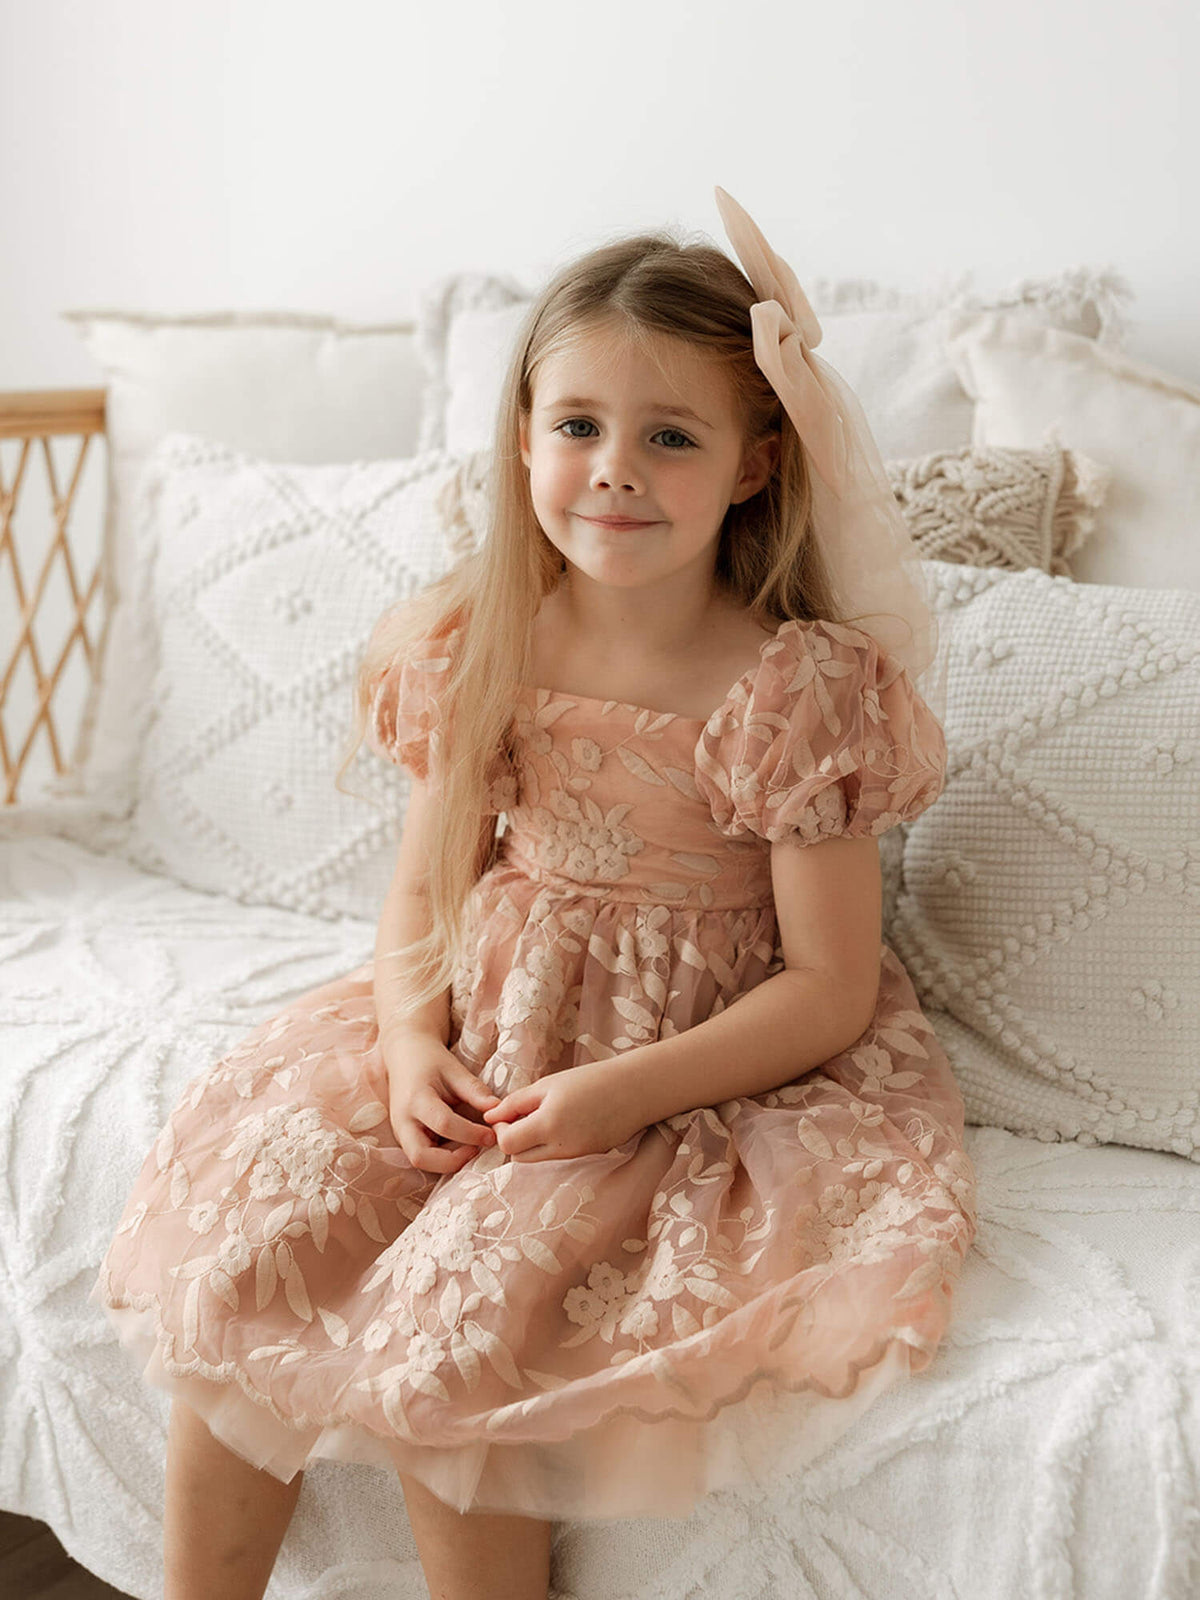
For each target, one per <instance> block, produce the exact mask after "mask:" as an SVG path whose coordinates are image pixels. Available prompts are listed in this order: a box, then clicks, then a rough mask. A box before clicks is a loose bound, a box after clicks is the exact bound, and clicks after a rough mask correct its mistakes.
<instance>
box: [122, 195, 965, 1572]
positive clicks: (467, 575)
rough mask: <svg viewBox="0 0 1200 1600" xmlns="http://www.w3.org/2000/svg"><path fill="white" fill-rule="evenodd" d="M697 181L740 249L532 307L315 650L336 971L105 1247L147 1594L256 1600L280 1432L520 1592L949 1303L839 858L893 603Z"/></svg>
mask: <svg viewBox="0 0 1200 1600" xmlns="http://www.w3.org/2000/svg"><path fill="white" fill-rule="evenodd" d="M717 199H718V204H719V206H720V207H721V210H722V216H723V219H724V221H725V225H726V229H727V231H728V232H729V234H730V237H731V240H732V241H733V243H734V246H735V248H736V250H737V252H738V255H739V257H740V259H741V260H742V262H743V265H744V266H745V268H746V272H747V274H748V275H749V276H748V277H747V276H744V275H743V273H742V272H741V271H739V269H738V267H737V266H735V265H734V263H733V262H732V261H731V260H730V259H729V258H728V257H727V256H725V255H724V254H723V253H722V252H720V251H719V250H716V249H714V248H711V247H709V246H704V245H681V244H679V243H677V242H676V241H675V240H673V239H672V238H670V237H669V236H665V235H650V236H640V237H636V238H631V239H623V240H618V241H617V242H615V243H613V244H611V245H609V246H607V247H605V248H602V249H598V250H595V251H593V252H591V253H590V254H588V255H586V256H584V257H583V258H582V259H581V260H579V261H576V262H575V263H573V264H572V265H571V266H569V267H567V268H566V269H564V270H563V271H562V272H560V273H559V274H558V275H557V277H556V278H555V279H554V280H553V281H552V282H551V283H550V284H549V286H548V287H547V288H546V290H545V291H544V293H543V294H542V295H541V297H540V299H539V300H538V302H537V303H536V305H535V306H534V307H533V309H532V311H531V312H530V315H529V317H528V319H527V322H526V324H525V328H524V332H523V335H522V337H521V338H520V339H519V341H518V345H517V349H516V351H515V353H514V356H513V361H512V365H511V369H510V372H509V375H508V381H507V385H506V389H505V392H504V396H503V400H502V403H501V407H500V411H499V417H498V422H497V431H496V437H495V448H494V452H493V459H492V464H491V490H492V494H491V506H490V517H489V525H488V528H487V530H486V537H485V538H483V539H482V540H481V541H480V543H479V545H478V547H477V548H476V549H475V550H474V552H473V553H472V554H470V555H469V556H468V557H466V558H465V559H464V560H462V561H461V562H460V563H459V564H458V565H457V566H456V567H455V568H454V569H453V570H452V571H451V572H449V573H448V574H447V575H446V576H445V577H443V578H442V579H441V580H440V581H438V582H437V583H434V584H432V585H431V586H429V587H428V588H427V589H426V590H424V591H423V592H422V593H421V594H420V595H418V596H417V597H415V598H414V599H411V600H409V601H407V602H406V603H405V604H403V605H402V606H399V607H396V608H393V609H392V610H391V611H389V612H387V613H385V614H384V616H383V617H382V618H381V619H380V622H379V624H378V625H377V627H376V629H375V632H374V634H373V636H372V639H371V641H370V644H369V646H368V648H367V652H366V656H365V658H364V661H363V664H362V672H361V677H360V681H359V686H358V696H359V698H358V728H357V737H356V740H355V745H354V748H355V749H357V747H358V745H359V744H360V743H361V740H362V737H363V734H364V730H365V731H366V733H367V735H368V737H369V738H370V740H371V743H372V745H373V747H374V748H375V750H376V751H377V752H379V753H380V754H382V755H383V756H385V757H386V758H387V759H389V760H392V761H396V762H399V763H402V764H403V766H404V767H405V768H406V769H407V771H408V772H409V774H410V775H411V777H412V780H413V782H412V791H411V798H410V800H409V803H408V808H407V812H406V817H405V823H404V833H403V839H402V842H401V844H400V848H399V854H398V860H397V866H396V872H395V876H394V879H393V881H392V884H391V886H390V888H389V889H388V891H387V893H386V896H385V899H384V905H383V911H382V914H381V917H380V922H379V933H378V938H377V942H376V952H375V960H374V961H373V962H369V963H367V964H366V965H365V966H363V967H361V968H359V969H358V970H357V971H355V972H353V973H351V974H349V975H348V976H346V977H343V978H339V979H336V980H334V981H333V982H331V983H328V984H326V985H325V986H323V987H322V988H319V989H317V990H315V991H313V992H312V993H310V994H308V995H306V996H305V997H304V998H303V999H301V1000H298V1001H296V1002H295V1003H294V1004H293V1005H291V1006H289V1007H288V1008H287V1009H286V1010H285V1011H282V1012H280V1013H279V1014H278V1015H276V1016H273V1017H271V1018H269V1019H268V1020H267V1021H265V1022H263V1023H262V1024H261V1025H260V1026H259V1027H258V1028H257V1029H256V1030H255V1031H254V1032H253V1033H251V1034H250V1035H249V1036H248V1037H247V1038H246V1039H245V1040H244V1041H243V1042H241V1043H240V1044H238V1045H237V1046H236V1047H235V1048H234V1049H233V1050H231V1051H230V1052H229V1054H228V1055H227V1056H225V1057H224V1059H223V1060H221V1061H220V1062H218V1063H217V1064H216V1066H215V1067H213V1068H212V1069H211V1070H209V1071H207V1072H205V1073H204V1074H202V1075H201V1076H200V1077H198V1078H197V1079H195V1080H194V1081H193V1083H192V1084H191V1085H190V1086H189V1088H188V1091H187V1093H186V1094H185V1096H184V1098H183V1100H182V1102H181V1103H180V1104H179V1105H178V1106H177V1108H176V1109H175V1111H174V1112H173V1113H172V1115H171V1116H170V1118H169V1119H168V1121H167V1124H166V1126H165V1127H164V1129H163V1131H162V1133H161V1135H160V1137H159V1139H158V1141H157V1143H156V1145H155V1147H154V1149H153V1150H152V1151H151V1152H150V1153H149V1154H148V1155H147V1157H146V1161H145V1165H144V1166H143V1169H142V1172H141V1175H140V1177H139V1179H138V1181H137V1184H136V1185H135V1187H134V1190H133V1192H132V1194H131V1196H130V1199H129V1203H128V1206H127V1209H126V1212H125V1216H124V1218H123V1220H122V1222H121V1224H120V1227H119V1228H118V1229H117V1233H116V1236H115V1237H114V1239H113V1241H112V1244H111V1246H110V1248H109V1250H108V1253H107V1256H106V1259H105V1262H104V1265H103V1268H102V1270H101V1274H100V1278H99V1280H98V1282H97V1285H96V1289H95V1290H94V1291H93V1294H94V1297H95V1298H97V1299H98V1301H99V1303H100V1304H102V1305H103V1306H104V1307H105V1309H106V1310H107V1312H108V1314H109V1315H110V1317H111V1318H112V1320H113V1322H114V1323H115V1325H116V1327H117V1329H118V1331H119V1333H120V1335H121V1337H122V1338H123V1339H124V1340H125V1341H126V1343H127V1344H128V1346H129V1347H130V1349H131V1350H132V1351H133V1352H134V1353H135V1354H136V1355H137V1357H138V1358H139V1360H140V1361H141V1362H142V1363H144V1372H145V1377H146V1379H147V1380H148V1381H149V1382H151V1383H154V1384H156V1385H158V1386H159V1387H161V1388H163V1389H165V1390H166V1391H167V1392H169V1393H170V1394H171V1395H172V1396H173V1397H174V1402H175V1403H174V1405H173V1409H172V1419H171V1429H170V1435H169V1445H168V1462H167V1501H166V1517H165V1548H166V1600H193V1597H200V1596H204V1597H209V1596H212V1595H214V1594H218V1593H219V1594H220V1595H221V1596H222V1597H223V1600H239V1597H242V1596H245V1597H247V1600H250V1597H257V1596H260V1595H261V1594H262V1592H263V1589H264V1587H265V1585H266V1582H267V1579H268V1576H269V1574H270V1571H271V1568H272V1565H273V1562H274V1559H275V1555H276V1552H277V1550H278V1547H279V1543H280V1541H281V1539H282V1537H283V1534H284V1530H285V1528H286V1526H287V1522H288V1519H289V1517H290V1515H291V1512H292V1509H293V1507H294V1504H295V1500H296V1496H297V1494H298V1492H299V1488H300V1482H301V1477H302V1469H303V1467H304V1466H306V1465H307V1463H308V1462H309V1461H311V1460H314V1459H318V1458H321V1457H332V1458H337V1459H344V1460H357V1461H368V1462H375V1463H378V1464H380V1465H383V1466H386V1467H389V1468H391V1469H394V1470H396V1471H397V1473H398V1474H399V1476H400V1478H401V1482H402V1484H403V1488H404V1493H405V1497H406V1502H407V1507H408V1512H409V1516H410V1520H411V1523H412V1527H413V1531H414V1536H415V1538H416V1541H417V1545H418V1548H419V1552H420V1556H421V1560H422V1564H423V1567H424V1570H425V1574H426V1577H427V1579H428V1582H429V1587H430V1591H431V1593H432V1594H436V1595H439V1596H452V1597H454V1600H466V1597H471V1596H484V1595H487V1596H498V1595H503V1596H505V1597H508V1600H524V1597H527V1596H537V1597H538V1600H542V1597H544V1596H545V1594H546V1591H547V1585H548V1579H549V1552H550V1528H551V1522H552V1521H553V1520H555V1519H558V1520H569V1519H584V1518H611V1517H638V1516H685V1515H687V1514H688V1513H689V1512H690V1511H691V1510H692V1509H693V1507H694V1505H695V1503H696V1501H697V1500H698V1499H699V1497H700V1496H702V1495H703V1494H705V1493H706V1492H708V1491H709V1490H710V1489H712V1488H715V1487H719V1486H725V1485H729V1484H737V1483H742V1482H750V1481H761V1480H762V1479H763V1478H765V1477H767V1476H769V1475H770V1474H771V1473H773V1472H774V1473H778V1472H781V1471H786V1470H795V1469H796V1468H797V1467H799V1466H802V1465H803V1464H804V1462H806V1461H807V1460H809V1459H811V1458H812V1457H813V1456H814V1455H815V1454H816V1453H817V1452H818V1451H819V1450H820V1449H822V1448H824V1447H825V1446H826V1445H827V1444H828V1443H829V1442H831V1441H832V1440H833V1439H834V1438H836V1437H837V1436H838V1435H839V1434H840V1433H842V1432H844V1431H845V1429H846V1428H848V1427H849V1426H850V1423H851V1422H852V1421H853V1420H854V1418H855V1417H856V1416H858V1415H859V1414H861V1412H862V1411H863V1410H864V1409H865V1408H866V1407H867V1406H868V1405H869V1404H870V1403H871V1401H872V1400H873V1399H874V1398H875V1396H876V1395H877V1394H878V1393H879V1392H880V1391H881V1390H882V1389H883V1388H884V1387H886V1386H888V1385H889V1384H891V1383H893V1382H895V1381H896V1380H898V1379H900V1378H902V1377H903V1376H904V1375H906V1374H908V1373H913V1372H918V1371H920V1370H921V1369H923V1368H924V1367H926V1366H927V1365H928V1364H929V1362H930V1361H931V1360H932V1358H933V1356H934V1353H935V1351H936V1349H937V1347H938V1344H939V1342H940V1340H941V1338H942V1335H943V1333H944V1331H945V1329H946V1326H947V1323H948V1320H949V1316H950V1304H951V1294H952V1290H953V1286H954V1284H955V1282H956V1280H957V1275H958V1272H959V1269H960V1266H961V1263H962V1260H963V1257H964V1255H965V1254H966V1251H967V1249H968V1247H969V1245H970V1243H971V1241H972V1239H973V1237H974V1230H975V1212H974V1174H973V1171H972V1168H971V1165H970V1162H969V1160H968V1158H967V1156H966V1154H965V1152H964V1149H963V1142H962V1135H963V1105H962V1101H961V1098H960V1095H959V1092H958V1089H957V1087H956V1084H955V1081H954V1077H953V1075H952V1072H951V1069H950V1065H949V1062H948V1061H947V1058H946V1056H945V1054H944V1052H943V1051H942V1049H941V1048H940V1047H939V1045H938V1042H937V1039H936V1037H935V1035H934V1033H933V1030H932V1028H931V1027H930V1025H929V1023H928V1022H927V1021H926V1019H925V1017H924V1016H923V1015H922V1013H921V1010H920V1007H919V1004H918V1001H917V998H916V994H915V992H914V989H913V986H912V983H911V981H910V979H909V977H908V974H907V972H906V971H905V969H904V967H903V966H902V965H901V963H900V961H899V960H898V958H897V957H896V956H895V954H894V953H893V952H892V951H891V950H890V948H889V947H888V946H887V945H885V944H882V943H881V920H880V918H881V884H880V865H879V847H878V837H879V835H880V834H882V833H883V832H884V831H885V830H887V829H888V828H891V827H892V826H894V825H895V824H896V823H899V822H901V821H906V820H910V819H912V818H914V817H916V816H917V815H918V814H919V813H920V812H921V811H923V810H924V809H925V808H926V807H927V806H929V805H931V804H932V803H933V802H934V801H935V800H936V799H937V797H938V795H939V794H940V792H941V789H942V785H943V782H944V773H945V758H946V749H945V742H944V737H943V734H942V728H941V725H940V722H939V720H938V717H937V715H936V714H935V710H934V708H933V704H932V700H931V698H926V694H925V692H923V691H924V690H928V692H929V694H930V696H931V697H932V696H933V695H934V694H935V679H934V675H933V673H932V672H931V671H930V670H929V669H930V668H931V667H932V665H933V663H934V646H935V643H936V639H935V629H934V627H933V622H932V618H931V615H930V612H929V609H928V606H927V604H926V602H925V600H924V597H923V594H922V591H921V586H920V576H919V574H920V566H919V562H917V560H916V558H915V555H914V552H913V548H912V545H911V542H909V541H908V539H907V535H906V532H905V529H904V525H903V521H902V518H901V517H900V514H899V512H898V510H897V508H896V505H895V502H894V500H893V498H892V496H891V493H890V490H889V488H888V484H887V479H886V475H885V474H884V473H883V472H882V469H881V465H880V463H879V459H878V452H877V450H876V449H875V447H874V443H873V441H872V440H871V437H870V432H869V429H868V428H867V426H866V423H865V419H864V418H863V416H862V412H861V408H859V407H858V406H857V402H856V401H855V399H854V396H853V395H852V393H851V391H850V390H849V389H848V388H847V387H846V386H845V384H844V383H843V382H842V381H841V380H840V379H839V378H838V377H837V375H836V374H835V373H834V372H833V369H832V368H830V367H829V366H828V365H827V364H826V363H823V362H820V361H819V359H818V358H817V357H815V356H814V355H813V354H812V350H811V346H812V345H814V344H815V343H816V342H817V340H818V339H819V337H820V328H819V326H818V325H817V322H816V318H815V317H814V316H813V314H812V311H811V308H810V307H809V305H808V302H807V300H806V299H805V297H804V295H803V291H802V290H801V289H800V286H799V284H798V283H797V282H796V280H795V278H794V277H793V276H792V274H791V272H790V269H789V268H788V267H787V265H786V263H784V262H782V261H781V260H780V258H779V257H778V256H776V255H775V254H774V252H773V251H771V249H770V247H769V246H768V245H767V243H766V241H765V239H763V237H762V235H761V234H760V233H759V232H758V230H757V229H756V228H755V226H754V224H753V223H752V222H751V221H750V219H749V217H747V216H746V214H745V213H744V212H743V211H742V210H741V208H740V207H738V206H737V205H736V203H735V202H734V201H733V200H732V199H731V198H730V197H729V196H728V195H726V194H725V192H724V191H723V190H718V191H717ZM918 679H920V681H921V684H922V689H919V688H918ZM351 754H353V750H352V751H351ZM348 760H349V758H347V762H348ZM342 770H343V772H344V771H345V768H344V767H343V769H342ZM501 816H503V818H504V821H505V824H506V825H505V827H504V829H503V831H502V832H500V833H498V831H497V823H498V819H499V818H500V817H501ZM467 1513H469V1514H467Z"/></svg>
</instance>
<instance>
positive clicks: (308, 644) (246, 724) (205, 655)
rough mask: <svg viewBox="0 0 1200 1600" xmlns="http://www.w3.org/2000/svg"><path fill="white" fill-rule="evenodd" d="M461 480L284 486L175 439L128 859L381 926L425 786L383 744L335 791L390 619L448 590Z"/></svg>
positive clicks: (148, 549) (144, 514)
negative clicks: (407, 602) (449, 522)
mask: <svg viewBox="0 0 1200 1600" xmlns="http://www.w3.org/2000/svg"><path fill="white" fill-rule="evenodd" d="M458 465H459V463H458V462H456V461H455V460H454V459H453V458H451V457H449V456H446V455H445V454H443V453H441V452H431V453H426V454H423V455H418V456H414V457H411V458H409V459H408V460H404V461H373V462H353V463H351V464H350V465H344V466H278V465H274V464H271V463H268V462H265V461H261V460H259V459H257V458H256V457H253V456H249V455H246V454H243V453H241V452H239V451H235V450H230V449H229V448H228V447H227V446H225V445H221V444H215V443H213V442H211V441H209V440H205V439H202V438H200V437H198V436H196V435H192V434H178V433H176V434H169V435H168V436H167V437H166V438H165V439H163V440H161V441H160V443H159V444H158V446H157V447H156V448H155V449H154V451H153V452H152V453H151V456H150V458H149V460H148V461H147V464H146V469H145V473H144V475H143V478H142V480H141V483H140V486H139V497H138V515H137V519H136V527H137V536H138V559H139V563H140V583H139V610H138V615H139V617H140V619H141V623H142V627H141V631H140V634H139V639H140V641H141V643H140V647H139V649H138V650H137V652H136V653H135V657H134V659H133V660H132V661H131V662H130V663H129V666H130V676H131V679H134V680H136V681H138V682H140V683H141V684H143V685H144V691H143V693H142V694H141V695H140V697H139V699H138V701H137V702H135V704H134V706H133V707H131V710H132V711H133V712H134V713H135V722H136V725H135V726H134V727H133V729H132V730H131V731H132V733H133V735H134V737H135V738H136V739H137V742H138V745H139V750H140V759H139V761H138V764H137V768H136V779H137V785H136V794H135V802H134V809H133V813H132V817H131V818H130V819H129V821H128V823H127V824H126V829H127V831H126V835H125V836H124V838H123V839H122V841H121V842H120V844H119V846H118V847H117V848H118V853H119V854H121V855H124V856H125V857H126V859H128V860H130V861H132V862H134V863H135V864H136V865H138V866H141V867H145V868H147V869H148V870H150V871H153V872H159V873H162V874H165V875H166V876H169V877H171V878H174V879H176V880H177V881H178V882H180V883H184V884H188V885H190V886H191V887H193V888H197V889H207V890H211V891H213V892H214V893H218V894H224V895H230V896H232V897H233V898H234V899H237V900H241V901H244V902H246V903H248V904H265V905H274V906H282V907H284V908H287V909H291V910H296V911H304V912H308V913H311V914H313V915H315V916H323V917H340V916H344V915H348V916H353V917H361V918H365V919H369V920H375V919H377V918H378V915H379V908H380V906H381V904H382V900H383V895H384V893H385V892H386V889H387V885H388V883H389V881H390V879H391V875H392V871H393V869H394V867H395V850H396V844H397V841H398V839H399V828H400V822H401V820H402V818H403V814H404V810H405V808H406V806H407V803H408V794H409V788H410V784H409V779H408V777H407V774H405V773H404V772H403V771H402V769H400V768H397V767H394V766H392V765H390V764H389V763H387V762H384V761H381V760H380V759H379V758H378V756H376V755H374V754H373V753H372V752H371V750H370V747H369V744H367V743H364V744H363V746H362V747H361V748H360V750H359V753H358V757H357V758H356V760H355V762H354V764H353V765H352V766H351V767H350V769H349V771H348V773H347V775H346V778H345V780H344V781H345V782H346V783H347V784H348V785H349V786H350V787H351V788H353V789H355V790H357V791H358V792H359V793H360V794H362V793H365V794H366V795H368V796H369V797H370V799H371V800H374V801H375V802H376V804H375V805H372V804H371V803H370V802H369V800H367V799H359V798H354V797H352V796H349V795H346V794H344V793H343V792H342V791H341V790H339V789H337V788H335V779H336V777H337V771H338V767H339V765H340V763H341V761H342V759H343V757H344V755H345V751H346V748H347V746H348V742H349V735H350V732H351V729H352V725H353V691H354V684H355V679H356V676H357V672H358V668H359V665H360V663H361V658H362V653H363V648H364V646H365V644H366V641H367V638H368V636H369V634H370V631H371V628H372V627H373V626H374V623H375V622H376V620H377V619H378V617H379V615H380V613H381V612H382V611H383V610H384V609H385V608H386V607H387V606H388V605H389V604H390V603H391V602H392V601H394V600H396V599H399V598H401V597H403V596H405V595H409V594H412V593H415V592H416V590H418V589H419V588H421V587H423V586H424V585H425V584H426V583H428V582H429V581H430V580H432V579H433V578H436V577H438V576H440V575H441V573H443V572H444V571H446V570H447V568H448V567H449V565H450V564H451V561H452V559H453V555H454V552H453V551H452V550H451V548H450V541H449V540H448V538H447V537H446V535H445V531H444V520H443V516H442V513H441V510H440V508H439V507H438V505H437V500H438V497H439V496H440V495H441V494H442V492H443V490H444V489H445V488H446V486H447V485H448V484H449V483H450V482H451V480H452V479H453V478H454V476H455V473H456V471H457V468H458Z"/></svg>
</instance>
